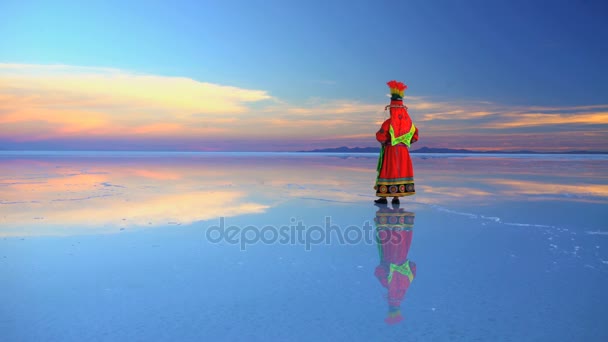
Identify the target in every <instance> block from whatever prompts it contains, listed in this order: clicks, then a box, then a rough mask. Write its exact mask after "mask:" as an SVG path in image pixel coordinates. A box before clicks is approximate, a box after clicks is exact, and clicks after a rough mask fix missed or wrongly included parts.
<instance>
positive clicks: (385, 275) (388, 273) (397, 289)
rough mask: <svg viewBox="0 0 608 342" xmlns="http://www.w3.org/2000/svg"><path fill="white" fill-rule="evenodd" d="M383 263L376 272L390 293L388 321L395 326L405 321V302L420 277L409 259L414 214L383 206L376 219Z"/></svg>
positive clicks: (379, 248)
mask: <svg viewBox="0 0 608 342" xmlns="http://www.w3.org/2000/svg"><path fill="white" fill-rule="evenodd" d="M374 222H375V224H376V240H377V242H378V251H379V253H380V264H379V265H378V267H376V271H375V272H374V273H375V275H376V278H378V280H379V281H380V283H381V284H382V286H384V287H385V288H386V289H387V290H388V296H387V299H388V315H387V317H386V319H385V320H384V321H385V322H386V323H388V324H395V323H398V322H400V321H402V320H403V316H402V315H401V301H402V300H403V298H404V297H405V292H406V291H407V289H408V288H409V287H410V284H411V283H412V281H413V280H414V277H415V276H416V264H415V263H414V262H413V261H410V260H409V259H408V258H407V254H408V252H409V250H410V246H411V244H412V235H413V228H414V213H413V212H408V211H405V210H403V209H401V208H399V205H395V206H393V207H392V208H389V207H387V206H386V205H379V209H378V211H377V212H376V218H375V219H374Z"/></svg>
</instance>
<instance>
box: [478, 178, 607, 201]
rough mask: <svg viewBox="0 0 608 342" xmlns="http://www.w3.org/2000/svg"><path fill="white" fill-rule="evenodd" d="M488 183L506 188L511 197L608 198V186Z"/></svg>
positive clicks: (502, 180)
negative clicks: (567, 196)
mask: <svg viewBox="0 0 608 342" xmlns="http://www.w3.org/2000/svg"><path fill="white" fill-rule="evenodd" d="M488 183H490V184H494V185H500V186H503V187H504V188H505V190H503V192H504V193H505V194H509V195H521V194H525V195H564V194H565V195H576V196H594V197H608V185H606V184H562V183H553V182H546V181H542V182H533V181H521V180H506V179H493V180H491V181H489V182H488Z"/></svg>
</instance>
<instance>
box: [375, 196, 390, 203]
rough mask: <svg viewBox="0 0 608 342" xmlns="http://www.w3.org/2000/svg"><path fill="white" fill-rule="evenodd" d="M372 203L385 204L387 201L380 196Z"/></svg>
mask: <svg viewBox="0 0 608 342" xmlns="http://www.w3.org/2000/svg"><path fill="white" fill-rule="evenodd" d="M374 203H376V204H387V203H388V201H387V200H386V197H380V198H378V199H377V200H375V201H374Z"/></svg>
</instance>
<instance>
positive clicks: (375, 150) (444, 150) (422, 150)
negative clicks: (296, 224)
mask: <svg viewBox="0 0 608 342" xmlns="http://www.w3.org/2000/svg"><path fill="white" fill-rule="evenodd" d="M298 152H309V153H379V152H380V147H353V148H350V147H346V146H342V147H336V148H322V149H317V150H310V151H298ZM410 153H471V154H608V152H601V151H565V152H538V151H528V150H520V151H472V150H465V149H452V148H432V147H426V146H424V147H421V148H419V149H417V150H411V151H410Z"/></svg>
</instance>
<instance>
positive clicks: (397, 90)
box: [386, 80, 407, 100]
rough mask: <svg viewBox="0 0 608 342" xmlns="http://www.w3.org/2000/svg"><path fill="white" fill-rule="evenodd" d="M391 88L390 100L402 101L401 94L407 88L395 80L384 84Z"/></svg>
mask: <svg viewBox="0 0 608 342" xmlns="http://www.w3.org/2000/svg"><path fill="white" fill-rule="evenodd" d="M386 84H387V85H388V87H389V88H391V100H403V94H404V93H405V89H407V86H406V85H405V84H403V82H397V81H395V80H393V81H389V82H387V83H386Z"/></svg>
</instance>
